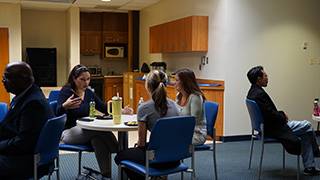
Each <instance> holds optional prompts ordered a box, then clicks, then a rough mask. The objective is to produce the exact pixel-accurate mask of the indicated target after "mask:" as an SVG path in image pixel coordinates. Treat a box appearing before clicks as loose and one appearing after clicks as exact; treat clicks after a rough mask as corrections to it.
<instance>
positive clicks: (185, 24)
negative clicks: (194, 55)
mask: <svg viewBox="0 0 320 180" xmlns="http://www.w3.org/2000/svg"><path fill="white" fill-rule="evenodd" d="M149 30H150V34H149V38H150V39H149V50H150V52H151V53H159V52H205V51H208V16H190V17H186V18H182V19H178V20H175V21H171V22H167V23H164V24H160V25H156V26H152V27H150V29H149Z"/></svg>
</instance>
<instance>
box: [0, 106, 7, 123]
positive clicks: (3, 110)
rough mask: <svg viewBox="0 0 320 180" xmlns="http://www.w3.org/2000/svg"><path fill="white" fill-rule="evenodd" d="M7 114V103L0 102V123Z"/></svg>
mask: <svg viewBox="0 0 320 180" xmlns="http://www.w3.org/2000/svg"><path fill="white" fill-rule="evenodd" d="M7 112H8V105H7V103H4V102H0V122H1V121H2V120H3V119H4V117H5V116H6V114H7Z"/></svg>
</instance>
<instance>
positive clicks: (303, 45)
mask: <svg viewBox="0 0 320 180" xmlns="http://www.w3.org/2000/svg"><path fill="white" fill-rule="evenodd" d="M308 47H309V43H308V42H303V43H302V46H301V48H302V50H304V51H305V50H307V49H308Z"/></svg>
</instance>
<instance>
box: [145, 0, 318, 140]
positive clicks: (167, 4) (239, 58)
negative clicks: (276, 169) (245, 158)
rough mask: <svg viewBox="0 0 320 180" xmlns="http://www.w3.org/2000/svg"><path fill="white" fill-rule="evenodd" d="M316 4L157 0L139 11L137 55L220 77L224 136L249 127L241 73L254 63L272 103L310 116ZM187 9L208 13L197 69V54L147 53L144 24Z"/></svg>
mask: <svg viewBox="0 0 320 180" xmlns="http://www.w3.org/2000/svg"><path fill="white" fill-rule="evenodd" d="M173 7H175V8H173ZM177 7H179V8H177ZM319 7H320V2H319V1H317V0H306V1H300V0H268V1H256V0H201V1H197V0H161V1H160V2H159V3H158V4H155V5H154V6H151V7H149V8H146V9H144V10H142V11H141V14H140V15H141V22H140V28H141V32H140V36H141V39H140V40H141V45H140V54H141V58H140V59H141V61H142V62H143V61H147V62H150V61H153V60H155V59H157V58H158V59H164V61H166V62H167V63H168V66H169V69H171V70H173V69H176V68H181V67H185V66H188V67H190V68H191V69H193V70H194V71H195V72H196V74H197V76H198V77H201V78H208V79H223V80H225V104H224V105H225V117H224V135H226V136H230V135H243V134H249V133H250V124H249V116H248V113H247V110H246V108H245V105H244V98H245V96H246V94H247V91H248V89H249V86H250V84H249V83H248V80H247V78H246V73H247V71H248V70H249V69H250V68H251V67H253V66H256V65H263V66H264V67H265V70H266V72H267V73H268V75H269V86H268V87H267V88H266V90H267V91H268V93H269V94H270V96H272V98H273V100H274V102H275V104H276V105H277V107H278V108H279V109H282V110H284V111H286V112H287V114H288V116H289V118H291V119H309V120H310V119H311V118H310V116H311V113H312V102H313V98H314V97H317V96H320V91H319V90H320V83H319V77H320V65H319V64H316V65H310V63H309V60H310V59H312V58H316V59H317V60H320V51H319V48H320V33H319V32H320V31H319V30H320V29H319V28H320V21H319V18H320V14H319V13H318V8H319ZM164 12H165V13H164ZM189 15H208V16H209V51H208V53H207V56H208V57H209V64H208V65H206V66H205V67H204V69H203V70H202V71H199V69H198V65H199V63H200V57H201V56H202V55H203V54H199V53H181V54H177V53H176V54H162V55H161V54H149V53H148V50H149V49H148V46H149V40H148V37H149V27H150V26H153V25H155V24H160V23H163V22H166V21H170V20H173V19H178V18H181V17H185V16H189ZM303 42H308V44H309V47H308V49H307V50H305V51H303V50H302V48H301V46H302V44H303Z"/></svg>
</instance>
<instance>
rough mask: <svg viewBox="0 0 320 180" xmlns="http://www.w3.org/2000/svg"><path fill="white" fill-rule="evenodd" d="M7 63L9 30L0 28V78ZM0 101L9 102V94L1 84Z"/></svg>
mask: <svg viewBox="0 0 320 180" xmlns="http://www.w3.org/2000/svg"><path fill="white" fill-rule="evenodd" d="M8 63H9V30H8V28H0V75H1V76H2V74H3V71H4V68H5V67H6V65H7V64H8ZM0 101H1V102H5V103H8V104H9V102H10V96H9V93H7V91H6V89H5V88H4V86H3V84H2V83H0Z"/></svg>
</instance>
